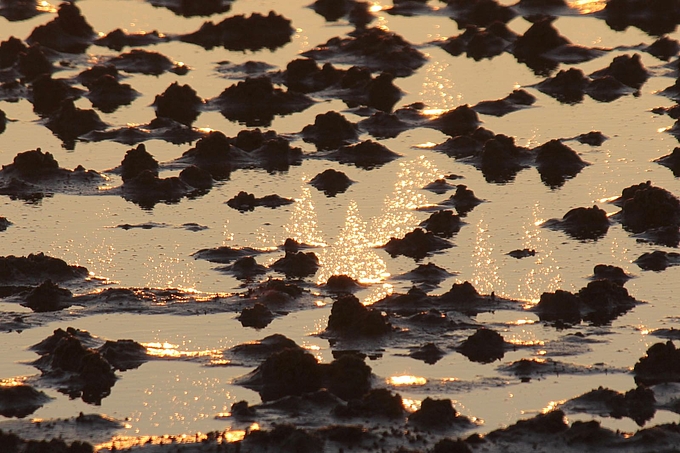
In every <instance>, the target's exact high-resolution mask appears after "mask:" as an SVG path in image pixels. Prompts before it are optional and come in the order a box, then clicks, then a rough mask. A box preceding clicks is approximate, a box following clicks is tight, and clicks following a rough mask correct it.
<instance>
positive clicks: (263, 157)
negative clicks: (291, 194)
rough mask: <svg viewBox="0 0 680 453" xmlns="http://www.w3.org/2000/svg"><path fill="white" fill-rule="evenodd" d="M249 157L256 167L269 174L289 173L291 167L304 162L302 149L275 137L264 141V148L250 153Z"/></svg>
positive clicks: (261, 147)
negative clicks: (277, 172) (276, 172)
mask: <svg viewBox="0 0 680 453" xmlns="http://www.w3.org/2000/svg"><path fill="white" fill-rule="evenodd" d="M265 135H268V134H265ZM274 135H275V134H274ZM247 156H248V158H250V159H252V160H253V161H254V163H255V165H257V166H260V167H262V168H264V169H265V170H267V171H269V172H272V171H288V169H289V168H290V166H291V165H300V163H301V162H302V149H300V148H298V147H297V146H296V147H293V146H290V142H289V141H288V140H286V139H285V138H283V137H278V136H274V137H273V138H267V139H266V140H264V142H263V143H262V146H260V147H258V148H256V149H254V150H252V151H250V152H248V153H247ZM251 165H252V164H251Z"/></svg>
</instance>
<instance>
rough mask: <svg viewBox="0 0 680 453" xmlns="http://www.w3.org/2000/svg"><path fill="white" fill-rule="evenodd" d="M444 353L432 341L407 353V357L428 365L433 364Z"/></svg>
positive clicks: (444, 353)
mask: <svg viewBox="0 0 680 453" xmlns="http://www.w3.org/2000/svg"><path fill="white" fill-rule="evenodd" d="M445 355H446V352H445V351H444V350H443V349H441V348H440V347H438V346H437V345H436V344H434V343H425V344H424V345H423V346H421V347H419V348H416V349H414V350H413V351H411V352H410V353H409V357H411V358H413V359H416V360H422V361H423V362H425V363H427V364H428V365H434V364H435V363H437V362H438V361H439V360H440V359H441V358H442V357H444V356H445Z"/></svg>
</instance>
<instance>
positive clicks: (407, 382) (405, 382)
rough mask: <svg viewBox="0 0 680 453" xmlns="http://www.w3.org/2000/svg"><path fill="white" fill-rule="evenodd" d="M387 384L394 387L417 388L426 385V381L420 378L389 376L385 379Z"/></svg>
mask: <svg viewBox="0 0 680 453" xmlns="http://www.w3.org/2000/svg"><path fill="white" fill-rule="evenodd" d="M387 383H388V384H390V385H394V386H402V387H403V386H419V385H425V384H427V379H425V378H424V377H420V376H411V375H401V376H391V377H389V378H388V379H387Z"/></svg>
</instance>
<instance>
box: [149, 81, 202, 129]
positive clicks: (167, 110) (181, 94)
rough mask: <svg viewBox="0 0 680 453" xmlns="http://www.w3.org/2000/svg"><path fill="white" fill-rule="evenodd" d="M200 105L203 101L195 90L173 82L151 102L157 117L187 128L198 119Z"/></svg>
mask: <svg viewBox="0 0 680 453" xmlns="http://www.w3.org/2000/svg"><path fill="white" fill-rule="evenodd" d="M202 105H203V100H202V99H201V98H200V97H199V96H198V94H196V90H194V89H193V88H191V87H190V86H189V85H180V84H179V83H177V82H173V83H172V84H171V85H170V86H169V87H168V88H166V89H165V91H164V92H163V93H162V94H159V95H157V96H156V99H154V101H153V106H154V107H155V108H156V116H157V117H159V118H161V117H162V118H170V119H173V120H175V121H177V122H180V123H182V124H186V125H187V126H191V124H192V123H193V122H194V121H195V120H196V118H198V115H199V113H200V108H201V106H202Z"/></svg>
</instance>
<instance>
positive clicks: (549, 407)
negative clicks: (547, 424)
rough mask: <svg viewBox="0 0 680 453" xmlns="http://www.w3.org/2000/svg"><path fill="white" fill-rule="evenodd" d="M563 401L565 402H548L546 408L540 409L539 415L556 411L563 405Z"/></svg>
mask: <svg viewBox="0 0 680 453" xmlns="http://www.w3.org/2000/svg"><path fill="white" fill-rule="evenodd" d="M564 401H566V400H563V401H551V402H549V403H548V405H547V406H546V407H544V408H543V409H541V413H542V414H547V413H548V412H552V411H554V410H555V409H557V408H558V407H560V405H561V404H564Z"/></svg>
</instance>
